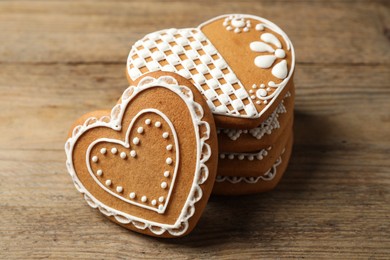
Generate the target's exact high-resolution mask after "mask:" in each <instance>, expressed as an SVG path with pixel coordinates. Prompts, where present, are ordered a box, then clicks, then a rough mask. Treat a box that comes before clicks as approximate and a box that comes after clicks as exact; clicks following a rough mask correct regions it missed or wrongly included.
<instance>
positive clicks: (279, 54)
mask: <svg viewBox="0 0 390 260" xmlns="http://www.w3.org/2000/svg"><path fill="white" fill-rule="evenodd" d="M275 56H276V57H278V58H280V59H283V58H284V57H286V53H285V52H284V50H282V49H277V50H276V51H275Z"/></svg>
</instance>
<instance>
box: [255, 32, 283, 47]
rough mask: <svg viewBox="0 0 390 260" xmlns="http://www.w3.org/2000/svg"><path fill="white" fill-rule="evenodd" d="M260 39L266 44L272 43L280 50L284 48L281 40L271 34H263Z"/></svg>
mask: <svg viewBox="0 0 390 260" xmlns="http://www.w3.org/2000/svg"><path fill="white" fill-rule="evenodd" d="M260 39H262V40H263V41H264V42H267V43H271V44H273V45H275V46H276V47H278V48H279V49H280V48H282V44H281V43H280V41H279V39H278V38H277V37H276V36H275V35H273V34H271V33H263V34H262V35H261V36H260Z"/></svg>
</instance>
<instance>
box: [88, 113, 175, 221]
mask: <svg viewBox="0 0 390 260" xmlns="http://www.w3.org/2000/svg"><path fill="white" fill-rule="evenodd" d="M146 113H155V114H157V115H159V116H160V117H161V118H163V119H164V120H165V122H167V124H168V125H169V127H170V129H171V131H172V133H173V138H174V142H175V152H176V158H175V169H174V172H173V177H172V180H171V181H170V183H171V185H170V187H169V192H168V194H167V196H166V198H165V200H164V201H165V203H164V204H163V205H164V206H163V208H159V207H157V208H156V207H151V206H148V205H144V204H141V203H138V202H136V201H133V200H129V199H126V198H125V197H124V196H120V195H118V194H117V193H114V192H112V191H111V190H110V189H108V188H107V187H106V186H105V185H103V184H102V183H101V181H99V179H97V178H96V176H95V174H94V172H93V171H92V167H91V164H90V161H89V158H90V154H91V150H92V149H93V147H94V146H95V145H96V144H98V143H101V142H107V143H114V144H119V145H122V146H123V147H125V148H126V149H129V148H130V140H129V136H130V132H131V131H132V130H133V125H134V123H135V121H136V120H137V119H138V118H139V117H140V116H141V115H143V114H146ZM135 130H136V129H134V131H135ZM142 132H143V131H142ZM179 153H180V151H179V144H178V138H177V133H176V131H175V128H174V126H173V124H172V122H171V121H170V120H169V118H168V117H167V116H166V115H165V114H164V113H162V112H161V111H159V110H157V109H153V108H149V109H142V110H141V111H139V112H138V113H137V114H136V115H135V116H134V117H133V118H132V119H131V122H130V124H129V126H128V128H127V131H126V134H125V141H122V140H117V139H111V138H99V139H96V140H95V141H93V142H92V143H91V144H90V145H89V146H88V149H87V154H86V164H87V169H88V172H89V174H90V175H91V176H92V178H93V179H94V181H95V182H96V183H97V184H98V185H99V186H100V187H101V188H102V189H103V190H105V191H106V192H108V193H110V194H111V195H113V196H114V197H117V198H118V199H120V200H123V201H125V202H127V203H130V204H133V205H135V206H138V207H141V208H145V209H149V210H152V211H156V212H157V213H160V214H162V213H164V212H165V210H166V208H167V206H168V202H169V199H170V197H171V194H172V190H173V187H174V183H175V180H176V175H177V170H178V166H179Z"/></svg>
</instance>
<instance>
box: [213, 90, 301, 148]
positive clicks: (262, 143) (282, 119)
mask: <svg viewBox="0 0 390 260" xmlns="http://www.w3.org/2000/svg"><path fill="white" fill-rule="evenodd" d="M294 96H295V94H294V91H289V92H287V94H286V97H285V98H284V99H283V100H282V102H281V103H280V104H279V105H278V106H277V108H276V109H275V111H273V112H272V114H271V115H270V116H269V117H268V118H267V119H266V120H265V121H264V122H263V123H261V125H260V126H258V127H256V128H252V129H226V128H217V134H218V146H219V151H220V152H235V153H240V152H248V151H256V150H260V149H264V148H267V147H269V146H271V145H272V144H274V143H276V142H277V141H278V139H279V137H280V135H281V133H282V132H283V130H284V128H285V127H286V125H288V122H289V121H292V118H293V114H294V113H293V109H294Z"/></svg>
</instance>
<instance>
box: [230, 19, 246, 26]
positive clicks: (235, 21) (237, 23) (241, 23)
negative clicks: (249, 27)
mask: <svg viewBox="0 0 390 260" xmlns="http://www.w3.org/2000/svg"><path fill="white" fill-rule="evenodd" d="M232 25H233V26H234V27H244V26H245V21H244V19H243V18H234V19H233V20H232Z"/></svg>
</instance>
